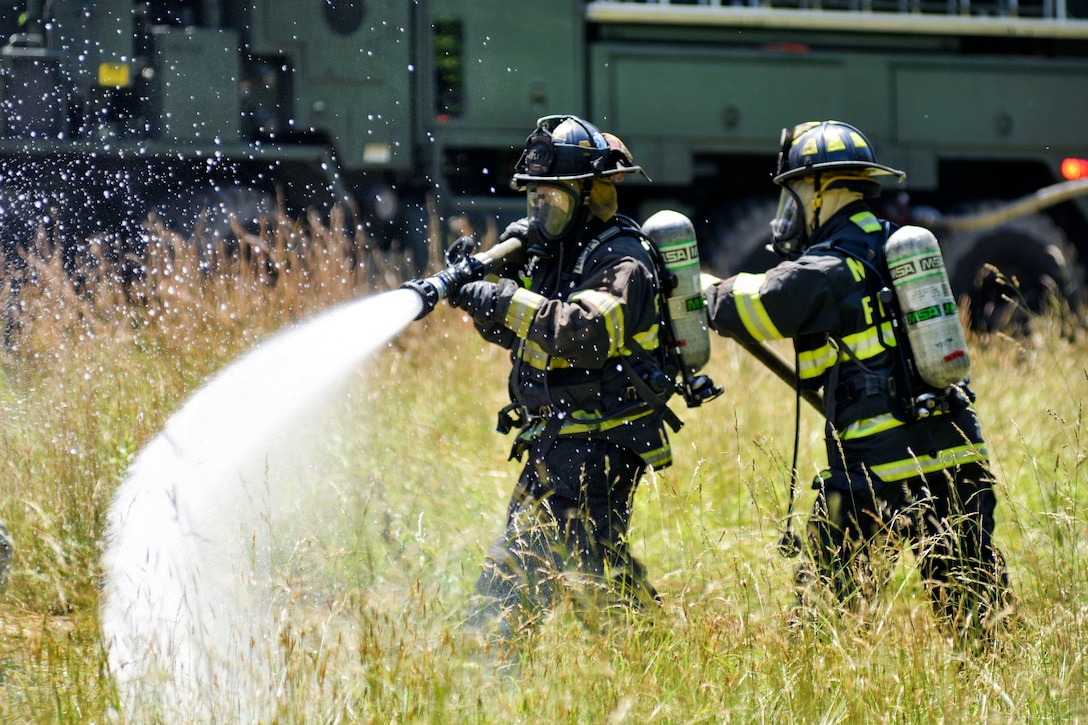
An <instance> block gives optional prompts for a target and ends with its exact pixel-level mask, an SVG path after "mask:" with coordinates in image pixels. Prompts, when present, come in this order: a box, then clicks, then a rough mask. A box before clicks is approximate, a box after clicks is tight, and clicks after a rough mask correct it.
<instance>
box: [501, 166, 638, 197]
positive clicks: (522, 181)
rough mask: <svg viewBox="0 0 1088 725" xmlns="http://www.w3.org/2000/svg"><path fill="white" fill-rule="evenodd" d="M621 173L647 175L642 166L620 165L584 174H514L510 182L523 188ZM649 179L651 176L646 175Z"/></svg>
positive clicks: (518, 187) (516, 186) (605, 177)
mask: <svg viewBox="0 0 1088 725" xmlns="http://www.w3.org/2000/svg"><path fill="white" fill-rule="evenodd" d="M619 174H642V175H643V176H646V172H645V171H643V170H642V167H641V166H619V167H616V168H614V169H608V170H606V171H601V172H593V171H589V172H586V173H584V174H565V175H563V176H537V175H535V174H522V173H518V174H514V178H513V180H512V181H511V182H510V184H511V186H513V187H514V188H515V189H517V190H519V191H520V190H522V189H523V188H524V187H525V185H526V184H539V183H546V182H549V181H551V182H556V181H581V180H583V179H602V178H603V179H607V178H609V177H612V176H618V175H619ZM646 178H647V179H649V178H650V177H648V176H646Z"/></svg>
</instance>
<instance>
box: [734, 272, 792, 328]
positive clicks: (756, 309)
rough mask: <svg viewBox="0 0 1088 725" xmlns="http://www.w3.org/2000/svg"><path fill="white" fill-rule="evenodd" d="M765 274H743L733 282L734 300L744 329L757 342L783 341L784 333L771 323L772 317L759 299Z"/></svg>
mask: <svg viewBox="0 0 1088 725" xmlns="http://www.w3.org/2000/svg"><path fill="white" fill-rule="evenodd" d="M766 277H767V275H765V274H748V273H747V272H742V273H740V274H738V275H737V276H736V277H735V278H734V280H733V289H732V293H733V300H734V301H735V302H736V305H737V313H738V314H739V315H740V320H741V322H743V323H744V329H746V330H747V331H748V334H749V335H751V336H752V337H753V338H754V339H755V340H756V342H763V341H764V340H781V339H782V333H780V332H779V331H778V328H777V327H775V326H774V323H773V322H771V316H770V315H768V314H767V309H766V308H765V307H764V306H763V302H762V301H761V300H760V299H759V288H760V287H762V286H763V280H764V279H766Z"/></svg>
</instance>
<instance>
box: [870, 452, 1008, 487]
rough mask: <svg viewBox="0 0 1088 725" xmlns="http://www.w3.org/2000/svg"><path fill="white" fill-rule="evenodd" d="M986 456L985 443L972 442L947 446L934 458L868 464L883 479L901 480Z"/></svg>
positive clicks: (979, 461) (971, 461)
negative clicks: (952, 446) (951, 446)
mask: <svg viewBox="0 0 1088 725" xmlns="http://www.w3.org/2000/svg"><path fill="white" fill-rule="evenodd" d="M988 457H989V454H988V453H987V451H986V444H985V443H972V444H969V445H965V446H957V447H955V448H947V449H945V450H943V451H941V452H940V453H938V454H937V456H936V457H934V458H930V457H929V456H925V457H923V458H905V459H903V460H901V461H890V462H888V463H879V464H877V465H874V466H870V469H872V471H873V473H874V474H876V475H877V476H879V477H880V478H881V480H883V481H902V480H903V479H905V478H912V477H914V476H919V475H923V474H928V473H936V472H937V471H943V470H945V469H946V468H952V467H953V466H960V465H963V464H965V463H982V462H984V461H986V459H987V458H988Z"/></svg>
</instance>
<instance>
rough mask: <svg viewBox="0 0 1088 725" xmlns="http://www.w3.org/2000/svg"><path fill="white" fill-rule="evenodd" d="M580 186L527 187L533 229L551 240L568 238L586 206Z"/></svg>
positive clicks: (542, 185)
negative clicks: (582, 208)
mask: <svg viewBox="0 0 1088 725" xmlns="http://www.w3.org/2000/svg"><path fill="white" fill-rule="evenodd" d="M580 187H581V185H580V184H579V183H577V182H563V181H560V182H547V183H534V184H529V185H527V186H526V200H527V203H528V222H529V228H530V229H531V230H535V231H536V233H537V234H538V235H539V236H540V237H542V238H543V239H547V240H555V239H560V238H562V237H564V236H566V235H567V234H568V233H569V232H570V230H571V227H572V226H573V225H574V221H575V219H576V218H577V217H578V212H579V210H580V208H581V205H582V192H581V188H580Z"/></svg>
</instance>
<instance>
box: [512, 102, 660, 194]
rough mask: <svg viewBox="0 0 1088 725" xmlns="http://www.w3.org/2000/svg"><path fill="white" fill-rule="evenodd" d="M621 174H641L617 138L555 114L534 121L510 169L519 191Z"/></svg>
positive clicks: (575, 117) (575, 120) (578, 119)
mask: <svg viewBox="0 0 1088 725" xmlns="http://www.w3.org/2000/svg"><path fill="white" fill-rule="evenodd" d="M623 173H642V167H641V166H636V165H635V164H634V163H633V162H632V159H631V154H630V152H629V151H628V150H627V147H626V146H624V145H623V142H621V141H620V140H619V139H617V138H616V137H615V136H611V135H610V134H605V133H601V131H600V130H599V129H598V128H597V127H596V126H594V125H593V124H592V123H590V122H589V121H586V120H584V119H581V118H579V117H577V116H567V115H557V116H544V117H543V118H540V119H537V122H536V130H535V131H533V132H532V134H530V135H529V138H528V139H526V140H525V150H524V151H522V154H521V158H520V159H518V162H517V164H516V165H515V166H514V178H513V181H512V182H511V185H512V186H513V187H514V188H515V189H518V190H519V191H520V190H522V189H524V188H525V185H526V184H529V183H538V182H548V181H578V180H581V179H591V178H594V177H600V178H607V177H610V176H615V175H616V174H623Z"/></svg>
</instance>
